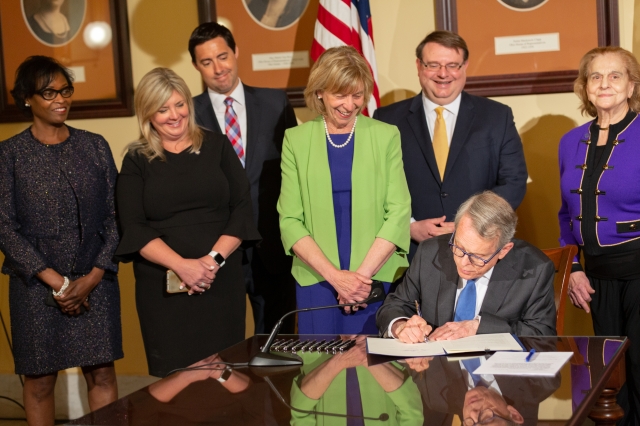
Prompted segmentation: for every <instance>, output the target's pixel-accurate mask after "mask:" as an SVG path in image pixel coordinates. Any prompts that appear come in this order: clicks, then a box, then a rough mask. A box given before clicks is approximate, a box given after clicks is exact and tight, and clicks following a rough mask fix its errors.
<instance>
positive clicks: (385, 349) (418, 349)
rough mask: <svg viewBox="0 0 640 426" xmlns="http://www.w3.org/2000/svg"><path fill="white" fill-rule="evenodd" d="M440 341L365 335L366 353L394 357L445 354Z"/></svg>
mask: <svg viewBox="0 0 640 426" xmlns="http://www.w3.org/2000/svg"><path fill="white" fill-rule="evenodd" d="M441 343H442V342H426V343H402V342H401V341H400V340H396V339H380V338H377V337H367V353H370V354H376V355H386V356H395V357H407V358H409V357H420V356H436V355H445V354H446V352H445V351H444V349H443V348H442V344H441Z"/></svg>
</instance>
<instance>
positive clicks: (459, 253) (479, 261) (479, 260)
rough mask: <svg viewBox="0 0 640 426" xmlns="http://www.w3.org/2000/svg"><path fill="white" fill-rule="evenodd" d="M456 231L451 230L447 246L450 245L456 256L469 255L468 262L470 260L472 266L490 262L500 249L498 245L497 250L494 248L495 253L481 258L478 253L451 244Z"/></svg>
mask: <svg viewBox="0 0 640 426" xmlns="http://www.w3.org/2000/svg"><path fill="white" fill-rule="evenodd" d="M455 236H456V233H455V231H454V232H453V234H451V239H450V240H449V247H451V251H452V252H453V254H454V255H455V256H457V257H465V256H469V262H471V264H472V265H473V266H478V267H483V266H485V265H486V264H487V263H489V262H491V259H493V258H494V257H496V255H497V254H498V253H500V250H502V247H500V248H499V249H498V250H496V252H495V253H493V254H492V255H491V257H490V258H489V259H487V260H485V259H483V258H481V257H480V256H478V255H475V254H472V253H467V252H466V251H464V250H462V249H461V248H460V247H458V246H457V245H455V244H453V239H454V238H455Z"/></svg>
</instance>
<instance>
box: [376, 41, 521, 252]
mask: <svg viewBox="0 0 640 426" xmlns="http://www.w3.org/2000/svg"><path fill="white" fill-rule="evenodd" d="M416 56H417V59H416V66H417V69H418V78H419V79H420V85H421V86H422V93H420V94H419V95H417V96H415V97H413V98H410V99H406V100H404V101H400V102H397V103H394V104H392V105H389V106H386V107H383V108H379V109H377V110H376V112H375V113H374V115H373V117H374V118H377V119H378V120H381V121H384V122H386V123H389V124H394V125H396V126H397V127H398V129H399V130H400V136H401V140H402V157H403V161H404V169H405V174H406V176H407V183H408V184H409V192H410V193H411V212H412V219H411V222H412V223H411V239H412V244H411V251H410V255H409V257H410V259H412V258H413V255H414V254H415V251H416V249H417V245H418V243H420V242H421V241H424V240H426V239H428V238H432V237H435V236H438V235H443V234H450V233H452V232H453V222H452V220H453V218H454V216H455V214H456V210H457V209H458V207H459V206H460V204H462V203H463V202H464V201H465V200H466V199H468V198H469V197H470V196H472V195H473V194H476V193H478V192H481V191H484V190H491V191H494V192H495V193H497V194H499V195H500V196H502V197H503V198H504V199H506V200H507V201H508V202H509V204H511V206H512V207H513V208H514V209H515V208H517V207H518V206H519V205H520V203H521V202H522V199H523V198H524V194H525V191H526V181H527V166H526V164H525V161H524V153H523V151H522V142H521V141H520V136H519V135H518V132H517V130H516V127H515V123H514V121H513V113H512V112H511V108H509V107H508V106H506V105H503V104H501V103H498V102H495V101H492V100H489V99H486V98H482V97H478V96H473V95H470V94H468V93H466V92H464V91H463V89H464V85H465V83H466V79H467V76H466V71H467V67H468V66H469V61H468V58H469V50H468V48H467V44H466V43H465V41H464V40H463V39H462V37H460V36H459V35H457V34H454V33H452V32H449V31H434V32H432V33H431V34H429V35H427V37H426V38H425V39H424V40H422V41H421V42H420V44H419V45H418V47H417V48H416Z"/></svg>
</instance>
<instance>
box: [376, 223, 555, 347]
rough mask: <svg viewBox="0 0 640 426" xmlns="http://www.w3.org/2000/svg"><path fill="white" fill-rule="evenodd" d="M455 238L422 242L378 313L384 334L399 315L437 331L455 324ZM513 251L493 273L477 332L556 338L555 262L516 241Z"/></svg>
mask: <svg viewBox="0 0 640 426" xmlns="http://www.w3.org/2000/svg"><path fill="white" fill-rule="evenodd" d="M450 237H451V234H448V235H441V236H439V237H435V238H431V239H428V240H425V241H423V242H422V243H420V246H419V247H418V250H417V252H416V255H415V257H414V259H413V262H411V266H410V267H409V270H408V271H407V273H406V275H405V277H404V279H403V280H402V283H401V284H400V285H399V286H398V288H397V289H396V291H395V293H391V294H389V296H387V299H386V300H385V302H384V304H383V305H382V307H380V309H379V310H378V313H377V325H378V328H379V329H380V331H381V332H382V333H384V332H385V331H387V328H388V327H389V323H390V322H391V321H392V320H393V319H394V318H398V317H411V316H412V315H415V314H416V310H415V304H414V300H418V301H420V305H421V308H422V317H423V318H424V319H425V320H426V321H427V323H428V324H429V325H431V326H432V327H434V328H437V327H439V326H441V325H443V324H445V323H447V322H451V321H453V314H454V306H455V298H456V289H457V287H458V278H459V276H458V271H457V269H456V264H455V262H454V260H453V253H452V252H451V250H450V249H449V244H448V243H449V238H450ZM512 241H513V243H514V244H515V245H514V247H513V248H512V249H511V251H509V253H507V255H506V256H505V257H504V258H503V259H502V260H500V261H498V263H497V264H496V266H495V267H494V269H493V273H492V274H491V279H490V280H489V287H488V289H487V293H486V295H485V297H484V300H483V302H482V306H481V308H480V316H481V317H482V319H481V321H480V326H479V327H478V334H484V333H512V334H516V335H518V336H532V335H543V336H555V335H556V307H555V303H554V295H553V278H554V274H555V270H554V266H553V262H551V260H549V258H548V257H547V256H545V254H544V253H542V252H541V251H540V250H538V249H537V248H535V247H534V246H532V245H531V244H529V243H527V242H525V241H522V240H517V239H513V240H512Z"/></svg>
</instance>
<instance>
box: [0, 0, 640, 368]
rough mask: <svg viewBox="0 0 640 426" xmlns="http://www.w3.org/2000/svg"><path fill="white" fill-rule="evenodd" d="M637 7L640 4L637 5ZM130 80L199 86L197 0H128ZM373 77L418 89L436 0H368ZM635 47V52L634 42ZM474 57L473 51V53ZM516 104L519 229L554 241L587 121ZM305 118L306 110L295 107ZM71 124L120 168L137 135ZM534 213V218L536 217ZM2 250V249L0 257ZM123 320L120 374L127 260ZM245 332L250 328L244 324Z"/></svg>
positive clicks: (132, 324)
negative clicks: (564, 151)
mask: <svg viewBox="0 0 640 426" xmlns="http://www.w3.org/2000/svg"><path fill="white" fill-rule="evenodd" d="M639 2H640V0H621V1H620V33H621V45H622V46H623V47H625V48H627V49H632V48H633V47H634V45H636V46H638V47H640V37H639V36H638V35H636V37H635V38H636V40H634V34H633V24H634V19H633V16H634V12H635V10H636V9H634V5H635V3H639ZM639 8H640V6H639ZM128 9H129V10H128V12H129V25H130V36H131V56H132V61H133V79H134V83H135V84H137V83H138V81H140V79H141V78H142V76H143V75H144V74H145V73H146V72H148V71H149V70H151V69H152V68H154V67H157V66H164V67H170V68H173V69H174V70H175V71H176V72H177V73H178V74H179V75H181V76H182V77H183V78H184V79H185V80H186V81H187V84H188V85H189V87H190V89H191V90H192V92H194V93H199V92H200V91H201V85H200V79H199V75H198V74H197V73H196V71H195V70H194V69H193V68H192V66H191V61H190V58H189V54H188V52H187V50H186V45H187V40H188V37H189V34H190V32H191V30H192V29H193V28H194V27H195V26H196V25H197V9H196V2H195V1H181V2H180V7H176V2H175V0H128ZM371 9H372V15H373V26H374V30H375V33H374V36H375V42H376V56H377V62H378V76H379V81H380V91H381V94H382V99H383V104H389V103H391V102H394V101H397V100H401V99H405V98H407V97H410V96H413V95H415V94H416V93H417V92H418V91H419V90H420V87H419V85H418V80H417V77H416V69H415V65H414V54H413V51H414V48H415V45H416V44H417V43H418V42H419V41H420V39H422V38H423V37H424V36H425V35H426V34H427V33H428V32H430V31H432V30H434V29H435V13H434V10H435V7H434V0H395V1H389V0H371ZM635 51H638V50H637V49H636V50H635ZM471 55H472V56H471V60H473V52H471ZM496 99H497V100H498V101H500V102H503V103H505V104H507V105H509V106H511V108H513V112H514V116H515V121H516V125H517V127H518V131H519V132H520V134H521V136H522V139H523V143H524V149H525V155H526V159H527V166H528V168H529V174H530V176H531V179H532V182H531V183H530V184H529V187H528V190H527V196H526V197H525V200H524V202H523V204H522V206H521V207H520V208H519V209H518V214H519V216H520V225H519V230H518V236H520V237H521V238H525V239H527V240H529V241H531V242H532V243H534V244H536V245H538V246H540V247H553V246H556V245H557V235H558V226H557V223H556V222H557V221H556V212H557V210H558V208H559V205H560V201H559V200H560V196H559V191H558V172H557V167H556V163H557V161H556V151H557V143H558V140H559V138H560V136H561V135H562V134H563V133H565V132H566V131H567V130H569V129H570V128H572V127H574V126H576V125H577V124H579V123H583V122H584V121H586V120H585V119H584V118H583V117H580V115H579V114H578V111H577V106H578V103H577V99H576V98H575V96H574V95H573V94H570V93H563V94H551V95H531V96H511V97H501V98H496ZM296 114H297V115H298V117H299V119H300V120H302V121H306V120H308V119H309V118H310V114H309V112H308V111H307V110H305V109H298V110H296ZM69 124H70V125H71V126H76V127H79V128H83V129H87V130H90V131H93V132H96V133H99V134H102V135H103V136H104V137H105V138H106V139H107V141H108V142H109V144H110V145H111V148H112V151H113V154H114V157H115V160H116V164H117V165H118V167H119V166H120V163H121V161H122V155H121V154H122V150H123V149H124V147H125V146H126V144H127V143H129V142H130V141H132V140H133V139H135V138H136V136H137V134H138V130H137V124H136V120H135V118H134V117H127V118H112V119H99V120H72V121H69ZM27 125H28V124H27V123H18V124H2V125H0V140H4V139H6V138H8V137H10V136H13V135H14V134H16V133H18V132H19V131H21V130H23V129H24V128H26V126H27ZM534 218H535V220H534ZM0 257H1V256H0ZM121 266H122V268H121V273H120V288H121V294H122V322H123V338H124V351H125V358H124V359H123V360H121V361H118V362H117V363H116V368H117V371H118V373H119V374H145V373H146V363H145V358H144V349H143V347H142V340H141V336H140V329H139V325H138V319H137V314H136V310H135V301H134V291H133V290H134V280H133V275H132V270H131V266H130V265H121ZM7 282H8V279H7V277H6V276H5V275H0V309H1V312H2V315H3V317H4V318H5V320H8V315H9V308H8V285H7ZM567 311H568V319H567V324H566V331H567V334H571V333H573V334H589V333H591V328H590V319H589V318H588V316H586V315H584V314H583V313H581V312H579V311H577V310H576V309H574V308H573V307H571V306H569V307H568V308H567ZM249 332H250V330H249ZM12 371H13V361H12V358H11V355H10V353H9V348H8V346H7V343H6V340H5V339H4V338H2V337H0V373H10V372H12Z"/></svg>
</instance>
